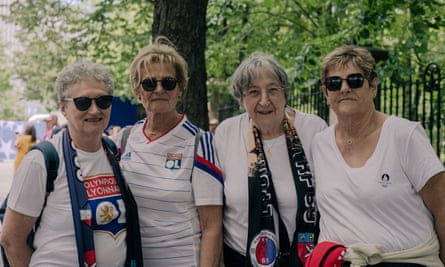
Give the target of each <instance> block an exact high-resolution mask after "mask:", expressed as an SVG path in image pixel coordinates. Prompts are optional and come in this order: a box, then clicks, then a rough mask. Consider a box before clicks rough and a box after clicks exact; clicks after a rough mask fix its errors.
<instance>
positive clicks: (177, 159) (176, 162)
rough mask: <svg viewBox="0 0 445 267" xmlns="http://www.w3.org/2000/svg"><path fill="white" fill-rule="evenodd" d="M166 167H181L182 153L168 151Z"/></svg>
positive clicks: (171, 168)
mask: <svg viewBox="0 0 445 267" xmlns="http://www.w3.org/2000/svg"><path fill="white" fill-rule="evenodd" d="M166 156H167V157H166V159H165V168H166V169H170V170H176V169H181V163H182V153H167V155H166Z"/></svg>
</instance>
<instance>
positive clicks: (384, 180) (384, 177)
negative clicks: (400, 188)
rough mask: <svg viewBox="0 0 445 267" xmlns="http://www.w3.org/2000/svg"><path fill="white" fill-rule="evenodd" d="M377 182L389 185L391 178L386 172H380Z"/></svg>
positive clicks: (383, 185)
mask: <svg viewBox="0 0 445 267" xmlns="http://www.w3.org/2000/svg"><path fill="white" fill-rule="evenodd" d="M379 184H380V185H381V186H382V187H388V186H390V185H391V178H390V177H389V174H387V173H384V174H382V176H381V177H380V181H379Z"/></svg>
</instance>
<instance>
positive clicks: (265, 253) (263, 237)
mask: <svg viewBox="0 0 445 267" xmlns="http://www.w3.org/2000/svg"><path fill="white" fill-rule="evenodd" d="M249 251H250V261H251V262H252V265H253V266H255V267H272V266H273V265H274V263H275V261H276V259H277V257H278V251H280V248H279V245H278V239H277V237H276V235H275V234H274V233H272V232H271V231H268V230H262V231H261V232H260V233H259V234H258V235H256V236H255V237H254V238H253V240H252V243H251V244H250V249H249Z"/></svg>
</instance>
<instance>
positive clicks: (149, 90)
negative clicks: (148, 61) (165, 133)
mask: <svg viewBox="0 0 445 267" xmlns="http://www.w3.org/2000/svg"><path fill="white" fill-rule="evenodd" d="M141 78H142V79H141V80H142V83H141V84H140V85H139V88H138V90H137V97H138V100H139V101H140V102H141V103H142V105H143V106H144V109H145V112H146V113H147V114H150V113H151V114H159V113H170V112H176V104H177V103H178V101H179V99H180V98H181V97H182V91H181V90H180V89H179V86H178V84H177V82H175V80H176V73H175V71H174V69H173V66H171V65H169V64H162V63H154V64H152V65H151V66H150V67H149V68H148V69H143V70H142V71H141ZM144 87H145V89H144Z"/></svg>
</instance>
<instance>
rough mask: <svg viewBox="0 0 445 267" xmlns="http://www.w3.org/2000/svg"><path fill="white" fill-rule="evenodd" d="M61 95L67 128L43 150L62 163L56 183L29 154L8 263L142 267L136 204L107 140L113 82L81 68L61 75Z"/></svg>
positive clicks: (9, 229) (35, 154) (97, 69)
mask: <svg viewBox="0 0 445 267" xmlns="http://www.w3.org/2000/svg"><path fill="white" fill-rule="evenodd" d="M55 87H56V90H57V97H58V100H59V107H60V110H61V112H62V114H63V115H64V116H65V118H66V120H67V126H66V127H64V128H63V129H61V130H60V131H59V132H58V133H57V134H55V135H54V136H53V137H52V138H51V140H49V141H44V142H49V143H48V144H51V145H52V146H53V147H54V149H55V151H56V152H55V153H57V154H58V158H59V159H60V160H59V164H58V168H57V177H56V178H55V180H47V179H49V178H48V177H49V175H48V177H47V171H48V170H51V169H49V167H48V169H47V167H46V165H45V162H44V157H43V154H42V153H41V151H38V150H32V151H30V152H28V153H27V155H26V156H25V157H24V159H23V161H22V163H21V164H20V166H19V168H18V169H17V172H16V174H15V176H14V179H13V183H12V186H11V189H10V193H9V198H8V209H7V211H6V215H5V218H4V224H3V231H2V236H1V242H2V245H3V246H4V248H5V249H6V255H7V257H8V260H9V263H10V264H11V266H45V267H46V266H67V267H68V266H98V267H100V266H106V267H109V266H116V267H122V266H142V250H141V239H140V230H139V222H138V214H137V207H136V203H135V201H134V199H133V196H132V195H131V192H130V191H129V190H128V186H127V185H126V183H125V180H124V179H123V177H122V175H121V172H120V168H119V163H118V161H117V159H116V157H115V156H116V153H115V152H114V151H113V149H112V146H111V145H109V144H112V141H111V140H106V139H103V138H102V133H103V131H104V129H105V128H106V126H107V124H108V121H109V119H110V112H111V101H112V94H113V81H112V79H111V74H110V72H109V70H108V69H107V68H106V67H105V66H103V65H101V64H97V63H93V62H90V61H85V60H84V61H79V62H76V63H73V64H71V65H69V66H67V67H65V68H64V69H63V70H62V71H61V72H60V73H59V74H58V76H57V79H56V83H55ZM115 150H116V149H115ZM43 152H46V154H49V150H44V151H43ZM55 165H57V164H55ZM49 166H50V167H51V166H54V165H52V164H50V165H49ZM52 168H55V167H52ZM47 183H49V184H50V185H52V188H50V187H48V184H47ZM36 223H37V225H38V226H37V230H36V232H35V235H34V242H33V244H32V245H31V246H29V245H28V244H27V237H28V234H29V233H30V232H31V230H32V228H33V227H34V225H36Z"/></svg>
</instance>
